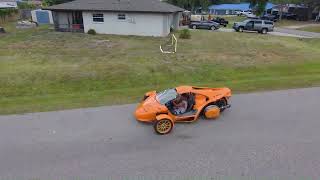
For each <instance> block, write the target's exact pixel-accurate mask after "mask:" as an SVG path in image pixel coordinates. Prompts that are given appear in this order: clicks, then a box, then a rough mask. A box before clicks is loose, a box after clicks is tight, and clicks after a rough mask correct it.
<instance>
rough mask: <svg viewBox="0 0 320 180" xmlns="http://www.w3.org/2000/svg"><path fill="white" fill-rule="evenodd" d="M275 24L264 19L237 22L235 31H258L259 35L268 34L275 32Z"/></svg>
mask: <svg viewBox="0 0 320 180" xmlns="http://www.w3.org/2000/svg"><path fill="white" fill-rule="evenodd" d="M273 28H274V24H273V22H272V21H268V20H262V19H247V20H244V21H243V22H235V23H234V24H233V29H234V30H236V31H237V32H243V31H245V30H246V31H258V32H259V33H262V34H266V33H268V32H270V31H273Z"/></svg>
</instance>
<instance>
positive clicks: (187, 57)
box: [0, 25, 320, 114]
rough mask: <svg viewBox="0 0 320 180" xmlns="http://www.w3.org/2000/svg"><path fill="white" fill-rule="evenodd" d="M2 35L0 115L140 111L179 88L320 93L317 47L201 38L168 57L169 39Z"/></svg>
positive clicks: (240, 37)
mask: <svg viewBox="0 0 320 180" xmlns="http://www.w3.org/2000/svg"><path fill="white" fill-rule="evenodd" d="M5 27H6V29H7V31H8V32H9V33H7V34H5V35H0V107H1V108H0V114H11V113H24V112H34V111H48V110H58V109H68V108H78V107H90V106H100V105H110V104H123V103H136V102H138V101H139V100H140V99H141V98H142V96H143V94H144V92H146V91H148V90H152V89H156V90H162V89H164V88H169V87H173V86H177V85H181V84H191V85H199V86H213V87H215V86H218V87H219V86H229V87H230V88H232V89H233V91H234V92H249V91H260V90H273V89H286V88H296V87H309V86H318V85H320V61H319V59H320V40H319V39H298V38H290V37H275V36H266V35H261V34H252V33H224V32H211V31H206V30H196V31H192V39H189V40H181V39H179V45H178V53H176V54H171V55H164V54H161V53H160V51H159V44H162V43H164V42H165V41H167V40H168V39H166V38H151V37H136V36H113V35H96V36H92V35H86V34H80V33H79V34H78V33H74V34H72V33H59V32H54V31H52V30H49V29H48V27H43V28H38V29H35V30H20V31H17V30H15V29H14V27H13V26H12V25H9V26H8V25H6V26H5Z"/></svg>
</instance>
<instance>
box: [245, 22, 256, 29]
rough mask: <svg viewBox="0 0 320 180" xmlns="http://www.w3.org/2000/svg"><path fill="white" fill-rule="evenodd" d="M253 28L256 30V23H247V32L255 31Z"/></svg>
mask: <svg viewBox="0 0 320 180" xmlns="http://www.w3.org/2000/svg"><path fill="white" fill-rule="evenodd" d="M253 28H254V23H253V21H249V22H247V24H246V26H245V30H248V31H253Z"/></svg>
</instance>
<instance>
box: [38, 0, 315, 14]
mask: <svg viewBox="0 0 320 180" xmlns="http://www.w3.org/2000/svg"><path fill="white" fill-rule="evenodd" d="M70 1H72V0H44V1H43V3H44V4H45V5H46V6H51V5H55V4H60V3H66V2H70ZM165 1H167V2H168V3H170V4H173V5H176V6H179V7H182V8H184V9H186V10H190V11H194V10H196V8H199V7H201V8H202V9H204V10H205V9H207V8H208V6H209V5H212V4H223V3H241V2H249V3H250V4H251V7H255V10H256V12H257V13H258V14H261V13H262V12H263V11H264V9H265V6H266V4H267V3H268V2H271V3H274V4H279V5H280V6H281V5H284V4H290V3H294V4H304V5H306V6H307V7H309V8H310V9H312V10H313V9H315V8H318V9H320V0H165Z"/></svg>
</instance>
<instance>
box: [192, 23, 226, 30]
mask: <svg viewBox="0 0 320 180" xmlns="http://www.w3.org/2000/svg"><path fill="white" fill-rule="evenodd" d="M189 28H192V29H210V30H216V29H219V28H220V24H219V23H216V22H213V21H194V22H191V23H190V25H189Z"/></svg>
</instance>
